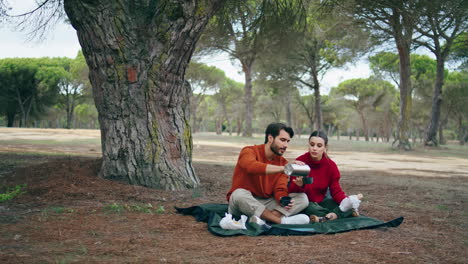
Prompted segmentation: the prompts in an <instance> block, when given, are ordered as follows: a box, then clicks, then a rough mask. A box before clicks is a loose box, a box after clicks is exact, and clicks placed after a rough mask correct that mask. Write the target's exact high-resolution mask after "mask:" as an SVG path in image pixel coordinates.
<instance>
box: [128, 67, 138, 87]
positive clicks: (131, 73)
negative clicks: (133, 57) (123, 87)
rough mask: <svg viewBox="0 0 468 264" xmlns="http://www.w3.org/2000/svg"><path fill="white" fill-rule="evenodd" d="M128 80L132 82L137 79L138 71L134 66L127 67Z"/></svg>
mask: <svg viewBox="0 0 468 264" xmlns="http://www.w3.org/2000/svg"><path fill="white" fill-rule="evenodd" d="M127 80H128V81H129V82H131V83H134V82H136V81H137V73H136V70H135V69H134V68H127Z"/></svg>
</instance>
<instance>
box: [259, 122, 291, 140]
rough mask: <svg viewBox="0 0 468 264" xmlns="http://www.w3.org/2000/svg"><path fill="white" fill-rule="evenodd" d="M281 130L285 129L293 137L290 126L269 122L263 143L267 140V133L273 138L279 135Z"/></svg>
mask: <svg viewBox="0 0 468 264" xmlns="http://www.w3.org/2000/svg"><path fill="white" fill-rule="evenodd" d="M281 130H284V131H286V132H287V133H288V134H289V136H290V137H291V138H293V137H294V131H293V129H292V128H290V127H288V126H287V125H285V124H283V123H271V124H269V125H268V126H267V128H266V130H265V144H266V143H267V142H268V135H271V136H272V137H273V138H275V137H277V136H278V135H279V133H280V131H281Z"/></svg>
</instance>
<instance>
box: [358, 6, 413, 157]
mask: <svg viewBox="0 0 468 264" xmlns="http://www.w3.org/2000/svg"><path fill="white" fill-rule="evenodd" d="M419 8H420V4H419V3H418V1H416V0H409V1H393V0H356V1H355V5H354V8H353V16H354V18H355V19H357V20H358V21H360V22H361V23H362V25H363V26H364V27H365V28H367V29H368V30H369V31H370V32H371V33H372V35H373V36H374V37H375V38H377V39H379V40H381V41H383V42H385V41H389V40H393V41H394V43H395V45H396V48H397V50H398V56H399V73H400V74H399V77H400V81H399V89H400V114H399V119H398V131H397V133H396V138H395V141H394V142H393V144H397V143H398V144H397V147H398V148H401V149H406V150H409V149H411V145H410V143H409V119H410V115H411V107H412V105H411V104H412V102H411V78H410V76H411V69H410V63H411V59H410V50H411V46H412V44H413V33H414V30H415V26H416V25H417V24H418V23H419V17H418V13H417V12H416V11H417V10H419Z"/></svg>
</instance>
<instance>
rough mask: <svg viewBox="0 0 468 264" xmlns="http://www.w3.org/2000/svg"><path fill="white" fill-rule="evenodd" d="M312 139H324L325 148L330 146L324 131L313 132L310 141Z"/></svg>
mask: <svg viewBox="0 0 468 264" xmlns="http://www.w3.org/2000/svg"><path fill="white" fill-rule="evenodd" d="M311 137H319V138H322V139H323V141H325V146H326V145H327V144H328V137H327V134H326V133H325V132H323V131H322V130H315V131H314V132H312V134H310V137H309V140H310V138H311Z"/></svg>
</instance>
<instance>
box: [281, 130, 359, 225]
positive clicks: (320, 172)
mask: <svg viewBox="0 0 468 264" xmlns="http://www.w3.org/2000/svg"><path fill="white" fill-rule="evenodd" d="M327 144H328V137H327V135H326V134H325V133H324V132H323V131H314V132H312V134H311V135H310V137H309V152H306V153H304V154H303V155H301V156H299V157H298V158H297V159H296V160H300V161H302V162H304V163H305V164H307V165H308V166H309V167H310V173H309V176H308V177H312V179H313V182H312V184H304V181H303V179H302V177H297V179H296V177H295V176H291V180H290V185H289V187H288V189H289V192H290V193H295V192H305V193H306V194H307V197H308V198H309V206H308V207H307V208H306V209H305V210H304V212H305V213H306V214H307V215H309V216H310V220H311V222H324V221H327V220H334V219H337V218H343V217H349V216H352V215H354V216H357V215H358V214H357V211H356V210H354V209H353V208H355V209H357V207H359V203H360V199H361V198H362V194H358V195H351V196H350V197H347V196H346V194H345V193H344V192H343V190H342V189H341V186H340V171H339V170H338V167H337V166H336V164H335V162H334V161H333V160H331V159H330V158H329V157H328V155H327V153H326V149H327ZM294 179H295V180H294ZM328 191H329V192H330V195H331V198H332V199H330V198H329V197H328V198H327V192H328Z"/></svg>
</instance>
